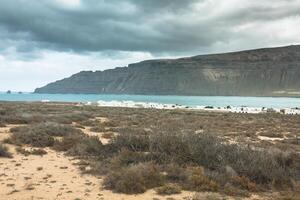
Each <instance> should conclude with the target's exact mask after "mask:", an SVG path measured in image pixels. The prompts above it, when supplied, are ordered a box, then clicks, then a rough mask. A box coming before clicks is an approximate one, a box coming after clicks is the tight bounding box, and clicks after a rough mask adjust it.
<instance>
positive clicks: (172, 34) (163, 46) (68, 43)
mask: <svg viewBox="0 0 300 200" xmlns="http://www.w3.org/2000/svg"><path fill="white" fill-rule="evenodd" d="M221 2H222V3H221ZM224 2H228V4H229V5H227V4H225V3H224ZM245 2H248V3H245ZM249 2H254V3H249ZM258 2H260V3H258ZM298 2H299V1H298ZM298 2H297V0H278V1H271V0H260V1H235V0H228V1H227V0H226V1H217V0H215V1H214V0H123V1H120V0H81V1H80V0H61V1H59V0H39V1H37V0H26V1H25V0H14V1H12V0H1V5H0V36H1V39H0V43H1V44H0V51H1V49H4V48H5V47H13V48H15V49H16V50H17V51H20V52H27V51H34V50H36V49H39V48H42V49H55V50H59V51H69V50H72V51H78V52H89V51H111V50H112V51H145V52H151V53H156V54H159V53H175V52H195V51H198V50H200V49H202V48H209V47H211V46H213V45H215V44H217V43H229V42H230V41H232V40H238V39H243V37H247V34H245V33H243V34H240V33H239V32H237V31H236V29H237V28H238V27H239V26H240V25H243V24H247V23H249V24H253V23H262V22H263V23H269V22H274V21H278V20H281V19H285V18H289V17H297V16H299V13H300V10H299V6H300V4H299V3H298ZM230 4H231V5H230ZM257 31H259V30H257Z"/></svg>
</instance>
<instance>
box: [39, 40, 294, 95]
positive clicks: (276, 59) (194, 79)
mask: <svg viewBox="0 0 300 200" xmlns="http://www.w3.org/2000/svg"><path fill="white" fill-rule="evenodd" d="M35 92H36V93H93V94H98V93H99V94H103V93H104V94H105V93H106V94H108V93H110V94H151V95H208V96H211V95H213V96H228V95H234V96H296V97H300V46H288V47H280V48H269V49H258V50H250V51H242V52H234V53H226V54H214V55H202V56H195V57H189V58H180V59H173V60H171V59H169V60H148V61H143V62H140V63H135V64H130V65H129V66H128V67H123V68H115V69H111V70H105V71H96V72H91V71H85V72H80V73H78V74H75V75H73V76H71V77H70V78H66V79H63V80H60V81H57V82H54V83H50V84H48V85H46V86H45V87H42V88H37V89H36V90H35Z"/></svg>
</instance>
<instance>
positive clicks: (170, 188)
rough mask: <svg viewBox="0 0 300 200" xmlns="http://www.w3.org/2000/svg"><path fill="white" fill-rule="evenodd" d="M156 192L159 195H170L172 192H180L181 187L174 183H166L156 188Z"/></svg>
mask: <svg viewBox="0 0 300 200" xmlns="http://www.w3.org/2000/svg"><path fill="white" fill-rule="evenodd" d="M156 192H157V194H160V195H172V194H180V193H181V187H180V186H178V185H175V184H166V185H163V186H161V187H158V188H156Z"/></svg>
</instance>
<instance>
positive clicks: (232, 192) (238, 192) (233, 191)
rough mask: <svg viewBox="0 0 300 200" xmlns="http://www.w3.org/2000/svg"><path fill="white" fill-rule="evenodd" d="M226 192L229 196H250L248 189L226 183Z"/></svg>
mask: <svg viewBox="0 0 300 200" xmlns="http://www.w3.org/2000/svg"><path fill="white" fill-rule="evenodd" d="M224 193H225V194H226V195H229V196H240V197H249V196H250V193H249V192H248V191H246V190H242V189H239V188H237V187H234V186H232V185H230V184H226V185H225V187H224Z"/></svg>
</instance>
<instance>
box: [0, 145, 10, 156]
mask: <svg viewBox="0 0 300 200" xmlns="http://www.w3.org/2000/svg"><path fill="white" fill-rule="evenodd" d="M0 157H4V158H11V157H12V155H11V153H9V151H8V148H7V147H6V146H4V145H3V144H1V143H0Z"/></svg>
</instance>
